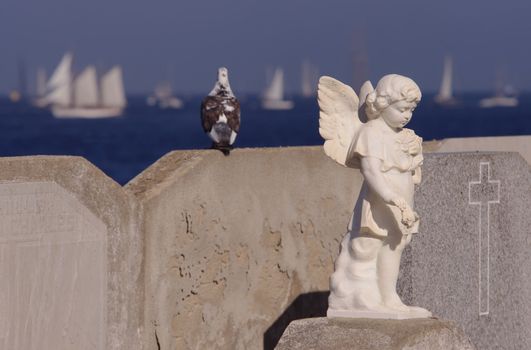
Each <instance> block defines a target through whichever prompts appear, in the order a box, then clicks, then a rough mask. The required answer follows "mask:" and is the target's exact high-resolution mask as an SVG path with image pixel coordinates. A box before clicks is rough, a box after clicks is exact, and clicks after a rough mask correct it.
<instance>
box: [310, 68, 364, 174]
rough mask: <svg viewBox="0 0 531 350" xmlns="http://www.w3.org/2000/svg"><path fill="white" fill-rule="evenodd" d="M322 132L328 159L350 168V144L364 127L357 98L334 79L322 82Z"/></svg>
mask: <svg viewBox="0 0 531 350" xmlns="http://www.w3.org/2000/svg"><path fill="white" fill-rule="evenodd" d="M317 99H318V101H319V109H320V113H319V133H320V134H321V136H322V137H323V138H324V139H325V143H324V151H325V153H326V155H327V156H329V157H330V158H332V159H333V160H335V161H336V162H338V163H339V164H341V165H344V166H348V165H347V155H348V150H349V147H350V144H351V142H352V141H353V139H354V137H355V136H356V133H357V131H358V130H359V128H360V126H361V125H362V123H361V121H360V119H359V118H358V105H359V100H358V96H357V95H356V93H355V92H354V90H352V88H351V87H350V86H348V85H345V84H343V83H342V82H340V81H339V80H336V79H334V78H331V77H327V76H323V77H321V79H319V86H318V90H317Z"/></svg>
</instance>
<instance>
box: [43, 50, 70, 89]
mask: <svg viewBox="0 0 531 350" xmlns="http://www.w3.org/2000/svg"><path fill="white" fill-rule="evenodd" d="M72 59H73V56H72V54H71V53H70V52H67V53H66V54H65V55H64V56H63V58H62V59H61V62H59V65H58V66H57V68H55V71H54V72H53V74H52V76H51V78H50V80H49V81H48V89H49V90H53V89H55V88H58V87H61V86H63V85H65V84H68V85H69V84H70V82H71V80H72Z"/></svg>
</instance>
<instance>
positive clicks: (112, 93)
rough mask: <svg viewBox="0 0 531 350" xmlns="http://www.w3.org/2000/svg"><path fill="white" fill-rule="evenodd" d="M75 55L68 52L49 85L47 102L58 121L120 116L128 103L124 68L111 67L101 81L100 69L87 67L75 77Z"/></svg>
mask: <svg viewBox="0 0 531 350" xmlns="http://www.w3.org/2000/svg"><path fill="white" fill-rule="evenodd" d="M72 60H73V56H72V54H71V53H67V54H65V55H64V57H63V58H62V60H61V62H60V63H59V65H58V66H57V68H56V69H55V71H54V73H53V74H52V76H51V78H50V80H49V81H48V84H47V89H48V91H49V93H48V94H47V95H46V96H45V101H46V103H47V104H48V105H50V106H51V111H52V114H53V115H54V117H56V118H88V119H94V118H112V117H119V116H121V115H122V114H123V110H124V108H125V106H126V104H127V102H126V99H125V92H124V86H123V80H122V69H121V67H120V66H115V67H113V68H111V69H110V70H109V71H108V72H107V73H105V74H104V75H103V76H102V77H101V78H100V79H99V84H98V77H97V73H96V68H95V67H94V66H92V65H90V66H88V67H86V68H85V69H84V70H83V71H82V72H81V73H80V74H79V75H78V76H76V77H75V78H73V74H72Z"/></svg>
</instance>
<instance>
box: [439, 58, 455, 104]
mask: <svg viewBox="0 0 531 350" xmlns="http://www.w3.org/2000/svg"><path fill="white" fill-rule="evenodd" d="M452 66H453V65H452V57H451V56H446V57H445V58H444V68H443V76H442V80H441V87H440V89H439V93H438V94H437V95H436V96H435V102H436V103H438V104H440V105H443V106H453V105H456V104H457V100H456V99H455V97H453V93H452V76H453V72H452V71H453V69H452V68H453V67H452Z"/></svg>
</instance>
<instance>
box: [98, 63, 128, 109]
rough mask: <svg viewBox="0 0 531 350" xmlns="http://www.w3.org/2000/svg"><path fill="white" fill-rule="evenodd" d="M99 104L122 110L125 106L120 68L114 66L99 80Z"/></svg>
mask: <svg viewBox="0 0 531 350" xmlns="http://www.w3.org/2000/svg"><path fill="white" fill-rule="evenodd" d="M101 102H102V105H103V106H105V107H119V108H124V107H125V106H126V104H127V101H126V99H125V92H124V83H123V79H122V68H121V67H120V66H115V67H113V68H111V70H109V71H108V72H107V73H106V74H105V75H104V76H103V77H102V78H101Z"/></svg>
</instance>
